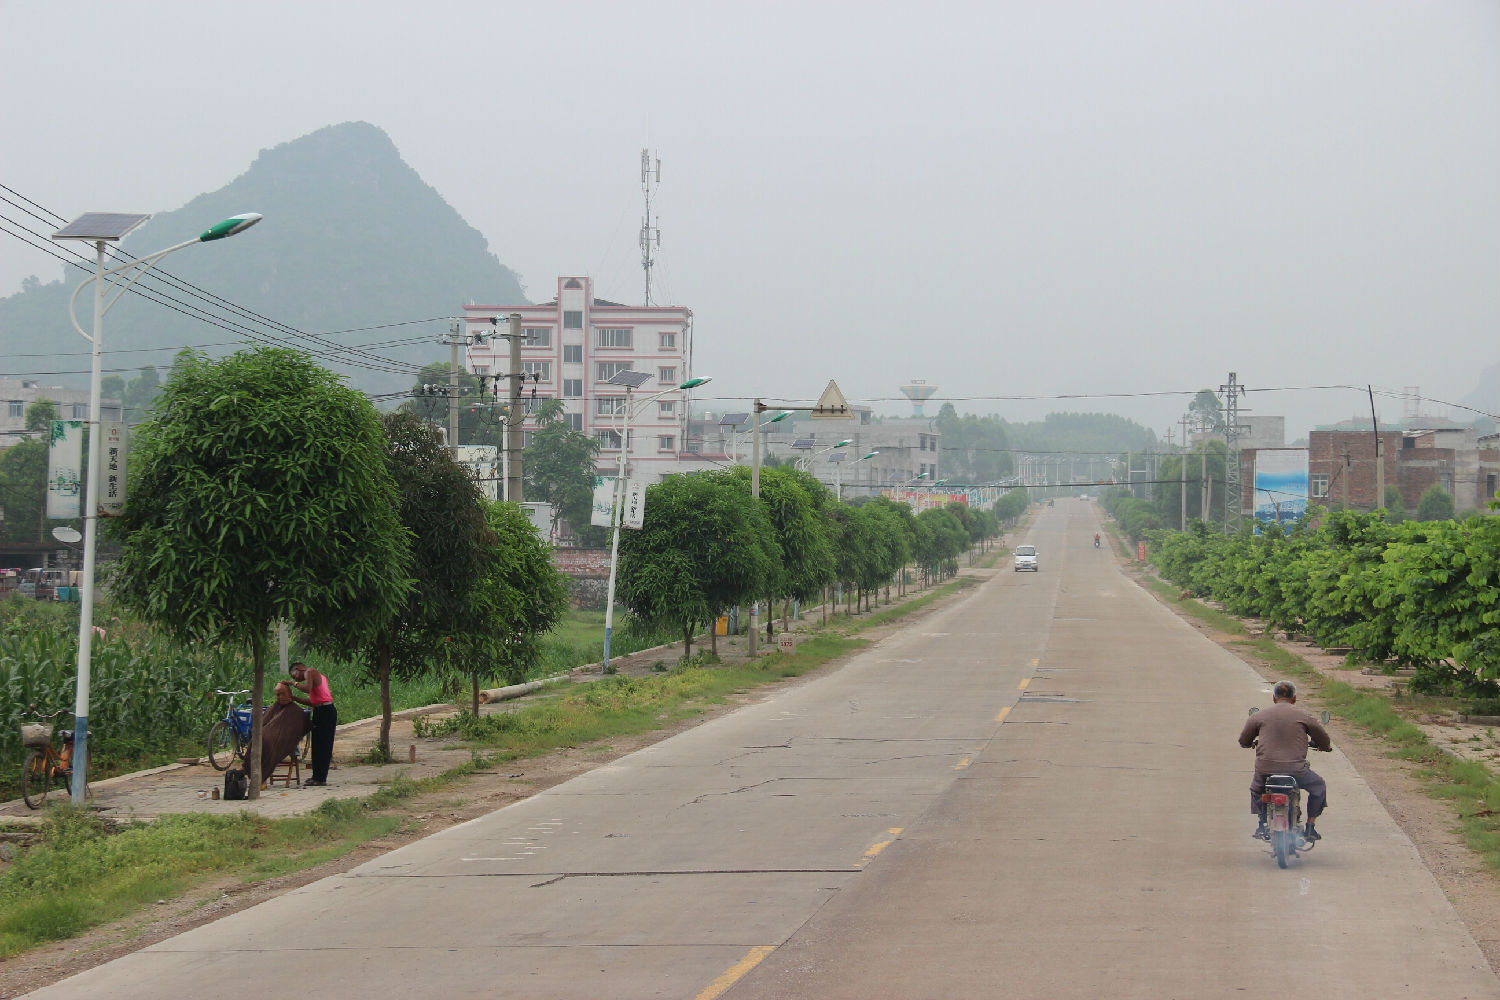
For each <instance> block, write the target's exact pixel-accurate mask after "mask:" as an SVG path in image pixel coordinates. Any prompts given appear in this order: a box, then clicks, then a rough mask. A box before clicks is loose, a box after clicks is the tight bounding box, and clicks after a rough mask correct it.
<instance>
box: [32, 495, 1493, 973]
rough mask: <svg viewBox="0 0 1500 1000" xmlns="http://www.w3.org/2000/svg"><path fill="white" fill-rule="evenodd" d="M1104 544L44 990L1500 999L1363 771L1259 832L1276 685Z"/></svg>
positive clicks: (1044, 545)
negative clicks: (494, 808)
mask: <svg viewBox="0 0 1500 1000" xmlns="http://www.w3.org/2000/svg"><path fill="white" fill-rule="evenodd" d="M1097 526H1098V512H1097V509H1096V507H1095V505H1094V504H1092V503H1089V502H1086V501H1076V500H1059V501H1058V502H1057V506H1056V507H1055V508H1046V509H1044V510H1043V512H1042V514H1041V515H1040V516H1039V517H1038V519H1037V521H1036V523H1035V525H1034V526H1033V528H1032V529H1031V530H1030V532H1029V534H1028V537H1027V538H1026V539H1025V540H1026V541H1031V542H1034V543H1035V544H1036V545H1037V546H1038V548H1039V549H1040V553H1041V560H1042V563H1041V571H1040V572H1039V573H1036V574H1017V573H1012V572H1010V570H1009V569H1008V568H1005V567H1002V569H1001V571H1000V572H998V573H996V574H995V575H994V577H993V579H991V580H989V581H988V582H987V583H985V584H984V585H983V586H982V587H979V588H976V589H975V590H973V591H972V592H971V593H970V595H969V596H967V597H965V598H964V599H962V600H961V601H956V602H953V603H951V604H949V605H948V606H946V607H945V608H943V609H942V610H940V611H937V612H935V613H933V614H931V615H929V616H927V617H926V618H924V619H921V620H920V621H918V622H917V623H915V624H913V625H912V626H910V627H909V628H907V629H906V630H904V631H902V632H900V633H898V634H895V635H893V636H891V637H889V638H887V639H885V640H883V641H881V642H880V643H878V644H877V645H875V646H873V647H871V648H870V649H868V650H866V651H864V652H863V653H861V654H860V655H858V656H856V657H854V658H852V659H851V660H850V661H849V663H848V664H847V665H846V666H845V667H843V668H842V669H840V670H838V671H836V672H832V673H829V674H827V675H824V676H822V677H819V678H817V679H814V680H811V681H808V682H807V683H804V684H800V685H797V686H794V687H791V688H788V689H786V690H782V691H779V692H777V693H775V694H774V695H771V696H768V697H767V698H766V699H765V700H764V701H761V702H759V703H756V704H753V705H749V706H747V707H745V708H742V709H740V710H738V711H735V712H732V713H730V714H727V715H724V716H721V717H719V718H717V719H715V720H713V721H710V722H707V723H705V724H703V725H701V726H699V727H697V728H695V729H692V730H690V731H687V732H684V733H682V734H680V735H678V736H675V737H673V738H671V739H669V740H666V741H664V742H662V743H659V744H656V745H655V746H652V747H650V748H648V749H645V750H642V751H640V752H637V753H635V754H632V755H630V756H628V757H624V758H622V759H620V760H618V761H616V762H615V763H613V764H610V765H607V766H605V767H601V768H599V769H597V770H595V771H593V772H590V773H588V774H586V775H583V776H581V777H579V778H576V779H574V780H572V781H570V782H567V783H565V784H562V785H559V786H557V787H555V788H553V789H551V790H549V791H546V792H543V793H541V794H539V795H537V796H535V797H533V798H531V799H528V800H526V801H524V802H520V803H517V804H515V805H512V806H509V807H507V808H505V809H502V810H500V811H498V812H496V813H493V814H490V815H488V816H485V817H483V818H481V819H478V820H475V821H472V822H470V823H467V824H464V825H462V826H458V827H454V828H452V829H449V830H446V831H444V832H442V833H440V834H437V835H434V836H432V837H430V838H427V839H425V840H423V841H420V842H418V843H415V844H412V845H410V846H408V847H405V848H402V849H400V850H397V851H394V852H392V853H390V854H387V855H385V856H383V857H381V858H379V859H377V860H375V861H372V862H370V863H369V864H366V865H364V866H362V867H360V868H357V869H355V870H353V871H351V872H349V873H346V874H344V875H338V876H334V877H331V878H328V879H325V880H323V881H320V882H317V883H314V884H312V885H310V886H307V887H305V888H303V889H300V890H297V891H295V892H292V893H289V894H287V895H284V896H281V897H279V898H277V899H274V900H271V901H269V902H267V903H264V904H262V905H260V906H257V907H255V908H253V909H250V910H247V911H244V912H242V913H239V914H236V915H234V916H231V917H228V918H226V919H224V920H221V921H218V922H215V923H212V924H208V925H205V926H203V927H199V928H197V929H195V930H193V931H190V932H188V933H185V934H183V935H181V936H179V937H176V938H173V939H171V940H168V941H164V942H161V943H159V944H157V945H154V946H152V947H150V948H147V949H144V950H142V951H140V952H137V953H135V954H133V955H130V956H127V957H125V958H122V959H119V960H117V961H114V962H111V963H109V964H107V965H103V966H100V967H98V968H96V969H93V970H91V971H89V972H86V973H83V974H81V975H79V976H76V977H74V978H72V979H69V980H65V981H63V982H61V983H58V984H56V985H54V986H52V987H49V988H46V989H43V990H40V991H38V992H37V993H35V994H33V995H34V996H37V997H46V998H64V997H68V998H71V997H91V998H92V997H103V996H108V997H142V998H146V997H150V998H153V1000H154V998H159V997H162V996H187V995H192V994H195V993H197V992H200V991H201V990H202V989H204V988H205V984H210V983H224V982H232V983H236V984H239V986H238V987H237V988H240V989H243V988H247V987H248V988H253V989H255V990H256V991H258V992H265V993H267V994H268V995H277V994H279V993H281V992H283V991H292V992H295V993H296V994H297V995H312V996H318V997H346V996H404V995H437V996H443V997H445V998H457V997H470V996H485V997H493V996H507V997H558V998H567V997H580V998H582V997H587V998H590V1000H592V998H597V997H612V998H614V997H632V998H633V997H683V998H703V1000H707V998H712V997H718V996H723V997H726V998H730V1000H748V998H762V997H819V998H825V997H826V998H834V997H851V998H852V997H859V998H869V997H960V996H963V997H975V996H990V997H1017V998H1057V997H1080V998H1082V997H1088V998H1113V997H1150V998H1154V1000H1156V998H1171V997H1180V998H1195V1000H1201V998H1216V997H1243V996H1246V995H1250V994H1255V993H1266V992H1272V991H1279V992H1287V993H1289V994H1290V995H1298V996H1316V997H1318V998H1319V1000H1340V998H1354V997H1358V998H1360V1000H1365V998H1368V997H1372V996H1378V997H1382V998H1384V997H1397V996H1410V997H1431V998H1443V1000H1458V998H1464V997H1471V998H1478V997H1487V998H1494V997H1500V982H1497V980H1496V977H1495V976H1494V974H1493V973H1492V972H1491V971H1490V969H1489V968H1488V966H1487V965H1486V964H1485V962H1484V959H1483V957H1482V956H1481V954H1480V951H1479V949H1478V947H1477V946H1476V945H1475V944H1474V942H1473V940H1472V939H1471V938H1470V937H1469V935H1468V934H1467V932H1466V931H1465V929H1464V927H1463V925H1462V924H1461V922H1460V921H1459V920H1458V918H1457V916H1456V915H1455V914H1454V912H1453V910H1452V908H1451V907H1450V906H1449V904H1448V902H1447V900H1446V899H1445V898H1444V896H1443V894H1442V892H1441V891H1440V890H1439V888H1438V886H1437V884H1436V883H1435V881H1434V880H1433V878H1432V877H1431V876H1430V875H1429V874H1428V872H1427V871H1426V870H1425V869H1423V867H1422V865H1421V862H1420V860H1419V858H1418V855H1417V852H1416V850H1415V849H1414V848H1413V847H1412V844H1411V842H1410V841H1409V840H1407V839H1406V837H1405V836H1404V835H1403V834H1402V832H1401V831H1400V829H1399V828H1398V827H1397V826H1396V825H1395V823H1393V822H1392V821H1391V819H1390V818H1389V817H1388V816H1387V815H1386V813H1385V812H1384V810H1383V809H1382V808H1381V807H1380V805H1379V804H1378V803H1377V802H1376V800H1375V798H1374V796H1373V795H1372V794H1371V793H1370V791H1369V789H1368V788H1367V787H1366V786H1365V785H1364V784H1363V783H1362V782H1361V781H1360V779H1359V777H1358V775H1357V774H1356V773H1355V772H1354V770H1353V769H1352V768H1351V767H1350V765H1349V763H1348V762H1347V761H1346V760H1345V759H1344V757H1343V756H1342V754H1340V753H1338V752H1337V751H1336V752H1335V753H1333V754H1328V755H1319V757H1318V760H1317V764H1318V765H1319V770H1320V771H1321V773H1322V774H1323V775H1324V776H1325V777H1326V778H1327V779H1328V780H1329V785H1330V792H1331V805H1330V808H1329V812H1328V813H1327V814H1326V815H1325V818H1324V821H1323V823H1322V824H1320V826H1321V828H1322V830H1323V831H1324V833H1325V836H1326V838H1327V839H1326V840H1325V841H1324V842H1323V843H1322V844H1320V845H1319V846H1318V849H1317V850H1316V851H1313V852H1311V853H1310V854H1309V855H1307V856H1306V857H1305V858H1304V859H1303V860H1302V861H1301V862H1300V863H1298V864H1296V865H1295V866H1294V867H1293V868H1292V869H1289V870H1286V871H1281V870H1279V869H1277V867H1276V865H1275V863H1274V862H1273V861H1272V860H1271V859H1270V857H1269V854H1268V853H1267V851H1266V850H1265V848H1264V846H1263V845H1261V844H1260V843H1259V842H1256V841H1253V840H1252V839H1251V838H1250V836H1249V833H1250V830H1251V829H1252V827H1253V825H1254V822H1253V820H1252V818H1251V817H1250V815H1249V812H1248V803H1247V793H1246V791H1245V789H1246V785H1247V782H1248V776H1249V769H1250V763H1251V760H1250V755H1249V753H1248V752H1247V751H1243V750H1241V749H1239V747H1238V746H1237V745H1236V743H1235V736H1236V735H1237V733H1238V731H1239V727H1240V725H1241V723H1242V721H1243V719H1244V716H1245V711H1246V708H1247V707H1248V706H1250V705H1263V704H1266V703H1268V701H1269V695H1268V693H1267V684H1266V683H1265V682H1264V681H1263V680H1262V679H1261V678H1259V677H1258V676H1257V675H1256V674H1255V673H1254V672H1253V671H1251V670H1250V669H1249V668H1248V667H1247V666H1245V665H1244V664H1243V663H1241V662H1240V661H1239V660H1238V659H1236V658H1235V657H1233V656H1232V655H1230V654H1228V653H1226V652H1224V651H1223V650H1221V649H1220V648H1219V647H1217V646H1216V645H1214V644H1212V643H1210V642H1208V641H1207V640H1205V639H1203V638H1202V637H1201V636H1199V634H1198V633H1197V632H1196V631H1194V630H1193V629H1192V628H1190V627H1188V626H1186V625H1185V624H1183V623H1182V622H1181V621H1179V620H1178V619H1177V618H1176V617H1175V616H1174V615H1173V614H1172V613H1171V612H1170V611H1169V610H1167V609H1166V608H1164V607H1162V606H1161V605H1160V604H1158V603H1157V602H1156V601H1155V600H1154V599H1152V598H1151V597H1150V596H1149V595H1147V594H1146V593H1145V592H1144V591H1142V590H1140V589H1139V588H1138V587H1136V586H1135V585H1134V584H1133V583H1131V582H1130V581H1129V580H1128V579H1127V578H1126V576H1125V575H1124V574H1123V573H1122V572H1121V570H1120V568H1119V566H1118V565H1117V562H1116V559H1115V557H1114V555H1113V554H1112V553H1111V552H1110V551H1108V550H1107V549H1095V548H1094V547H1093V544H1092V536H1093V533H1094V531H1095V530H1096V528H1097ZM1333 732H1334V739H1335V744H1336V745H1337V741H1338V738H1339V737H1338V727H1337V721H1336V720H1335V723H1334V726H1333Z"/></svg>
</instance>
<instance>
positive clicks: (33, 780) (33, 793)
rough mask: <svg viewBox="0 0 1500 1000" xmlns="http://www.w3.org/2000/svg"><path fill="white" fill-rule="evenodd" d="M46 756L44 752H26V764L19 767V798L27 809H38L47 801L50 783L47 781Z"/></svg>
mask: <svg viewBox="0 0 1500 1000" xmlns="http://www.w3.org/2000/svg"><path fill="white" fill-rule="evenodd" d="M48 770H50V769H49V768H48V766H47V754H46V751H44V750H28V751H26V762H25V763H24V764H22V765H21V798H22V799H24V800H25V801H26V807H27V808H28V809H40V808H41V807H42V803H43V802H46V801H47V792H48V791H49V790H50V789H51V785H52V782H50V781H48V780H47V779H48V774H47V772H48Z"/></svg>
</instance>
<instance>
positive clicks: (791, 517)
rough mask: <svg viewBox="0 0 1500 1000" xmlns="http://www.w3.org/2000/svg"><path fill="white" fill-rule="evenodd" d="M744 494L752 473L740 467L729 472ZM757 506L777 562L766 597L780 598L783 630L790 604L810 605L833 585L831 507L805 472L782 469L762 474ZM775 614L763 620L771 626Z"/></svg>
mask: <svg viewBox="0 0 1500 1000" xmlns="http://www.w3.org/2000/svg"><path fill="white" fill-rule="evenodd" d="M730 475H731V476H732V477H733V480H734V482H736V483H737V484H738V485H739V486H740V488H741V489H743V490H744V491H745V492H746V493H747V494H748V493H749V491H750V470H749V469H747V468H745V467H744V466H739V467H737V468H735V469H734V470H732V471H731V472H730ZM760 502H761V504H762V505H763V506H764V507H765V509H766V514H767V515H768V516H769V517H770V519H771V527H772V528H773V529H774V531H775V533H776V546H777V548H778V549H779V550H780V552H781V560H780V563H779V564H778V566H777V567H776V571H775V573H774V574H773V576H772V579H771V581H770V583H769V589H768V591H767V596H769V597H770V598H772V600H773V601H774V599H775V598H778V597H779V598H782V599H783V602H784V603H783V605H782V621H783V625H785V622H786V618H787V616H788V614H789V613H790V605H791V602H792V601H794V600H797V601H810V600H812V599H813V598H814V597H816V596H818V595H819V594H821V593H822V591H823V588H824V587H825V586H826V585H827V584H828V583H830V582H832V580H833V575H834V569H835V562H834V557H833V545H832V540H831V536H830V532H829V522H828V518H827V515H826V508H827V507H828V506H829V505H830V504H832V503H833V495H832V494H831V493H829V492H828V488H827V487H826V486H824V485H823V484H822V483H820V482H818V481H817V480H816V479H815V478H813V476H812V475H810V474H809V473H806V472H803V471H800V470H798V469H797V468H795V467H794V466H790V465H785V466H780V467H775V468H769V469H762V470H761V476H760ZM773 617H774V616H773V615H772V614H770V613H769V612H768V613H767V615H766V627H767V629H768V630H769V629H770V628H771V627H772V620H773Z"/></svg>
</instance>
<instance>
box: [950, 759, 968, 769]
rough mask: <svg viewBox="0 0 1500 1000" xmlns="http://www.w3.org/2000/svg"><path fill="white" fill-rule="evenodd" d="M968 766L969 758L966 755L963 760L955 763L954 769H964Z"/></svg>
mask: <svg viewBox="0 0 1500 1000" xmlns="http://www.w3.org/2000/svg"><path fill="white" fill-rule="evenodd" d="M968 766H969V758H968V757H965V758H964V759H963V760H961V761H959V762H958V763H957V764H954V765H953V770H955V771H962V770H963V769H964V768H966V767H968Z"/></svg>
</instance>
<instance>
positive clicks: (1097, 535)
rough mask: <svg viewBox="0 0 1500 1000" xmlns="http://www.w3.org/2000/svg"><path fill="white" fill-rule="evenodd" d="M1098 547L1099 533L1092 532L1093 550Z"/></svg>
mask: <svg viewBox="0 0 1500 1000" xmlns="http://www.w3.org/2000/svg"><path fill="white" fill-rule="evenodd" d="M1098 547H1099V532H1097V531H1096V532H1094V548H1096V549H1097V548H1098Z"/></svg>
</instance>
